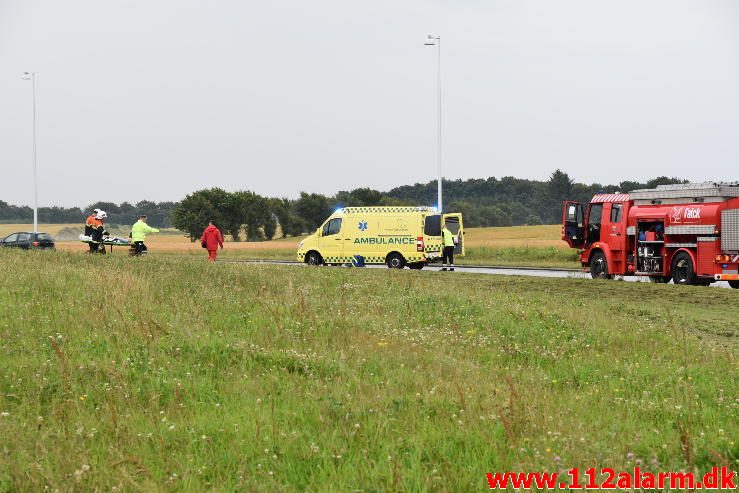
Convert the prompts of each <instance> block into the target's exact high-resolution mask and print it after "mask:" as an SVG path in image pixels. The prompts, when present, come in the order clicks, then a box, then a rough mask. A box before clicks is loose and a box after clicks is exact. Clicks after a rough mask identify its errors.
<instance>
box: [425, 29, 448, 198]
mask: <svg viewBox="0 0 739 493" xmlns="http://www.w3.org/2000/svg"><path fill="white" fill-rule="evenodd" d="M423 44H424V45H425V46H436V48H437V50H436V55H437V57H436V72H437V73H436V76H437V81H438V92H439V94H438V99H439V107H438V122H437V123H438V126H439V128H438V131H439V134H438V136H437V143H436V144H437V156H436V158H437V160H438V161H439V163H438V164H439V180H438V183H437V185H438V188H439V191H438V194H439V196H438V199H437V201H438V207H439V212H442V211H443V210H444V208H443V206H442V203H441V36H439V35H436V34H427V35H426V42H425V43H423Z"/></svg>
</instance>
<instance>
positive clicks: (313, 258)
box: [305, 252, 323, 265]
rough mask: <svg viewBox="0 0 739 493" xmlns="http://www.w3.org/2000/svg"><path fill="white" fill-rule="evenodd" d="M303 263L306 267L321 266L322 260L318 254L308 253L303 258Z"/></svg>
mask: <svg viewBox="0 0 739 493" xmlns="http://www.w3.org/2000/svg"><path fill="white" fill-rule="evenodd" d="M305 263H306V264H308V265H323V258H321V255H320V254H319V253H318V252H308V254H307V255H306V256H305Z"/></svg>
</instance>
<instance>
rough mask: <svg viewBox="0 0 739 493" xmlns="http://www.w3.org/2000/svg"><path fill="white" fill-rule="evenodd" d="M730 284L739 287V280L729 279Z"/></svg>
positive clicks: (735, 287)
mask: <svg viewBox="0 0 739 493" xmlns="http://www.w3.org/2000/svg"><path fill="white" fill-rule="evenodd" d="M729 286H731V287H732V288H734V289H739V281H729Z"/></svg>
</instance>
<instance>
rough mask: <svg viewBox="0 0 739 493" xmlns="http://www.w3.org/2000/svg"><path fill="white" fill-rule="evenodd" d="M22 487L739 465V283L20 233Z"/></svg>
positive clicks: (5, 459)
mask: <svg viewBox="0 0 739 493" xmlns="http://www.w3.org/2000/svg"><path fill="white" fill-rule="evenodd" d="M0 275H2V278H3V280H4V282H3V289H2V290H0V436H1V437H3V438H4V439H3V440H2V442H1V443H0V491H41V490H44V489H45V488H46V487H47V486H48V488H49V489H50V490H55V489H58V490H60V491H68V490H85V491H96V490H101V491H111V490H112V489H113V488H117V491H207V490H218V491H239V490H244V491H292V490H306V491H354V490H360V491H426V490H433V491H454V492H457V491H471V490H479V491H481V490H484V489H485V488H486V484H485V472H488V471H496V470H560V469H565V468H569V467H574V466H580V467H591V466H592V467H599V466H610V467H614V468H617V469H624V468H631V467H633V466H634V465H635V464H636V461H639V462H640V463H641V464H642V467H643V468H644V469H646V470H651V471H658V470H674V469H686V470H693V469H697V470H699V471H703V470H705V469H707V468H709V467H710V466H712V465H724V464H725V463H727V464H729V465H731V466H732V467H733V468H736V466H737V462H736V461H737V459H739V448H738V446H737V444H736V442H735V440H736V438H737V436H739V434H738V432H739V425H738V423H739V419H737V418H739V416H738V413H737V400H736V398H737V395H736V390H737V389H736V382H737V367H736V354H737V335H738V333H737V324H736V306H737V301H738V300H739V298H738V297H737V295H738V294H739V293H737V292H736V291H734V290H724V289H712V288H697V287H676V286H671V285H650V284H644V283H625V282H598V281H591V280H575V279H537V278H517V277H498V276H482V275H471V274H452V275H449V274H446V275H445V274H443V273H430V272H412V271H408V270H405V271H393V270H370V269H342V268H309V267H300V266H264V265H252V264H226V263H223V264H209V263H207V262H205V261H202V260H194V259H192V260H189V259H182V260H180V259H176V258H171V257H169V258H167V257H157V256H155V255H151V256H149V257H148V258H143V259H133V258H127V257H122V256H121V257H113V258H102V257H89V256H85V255H82V254H78V253H73V252H16V251H12V252H11V251H0Z"/></svg>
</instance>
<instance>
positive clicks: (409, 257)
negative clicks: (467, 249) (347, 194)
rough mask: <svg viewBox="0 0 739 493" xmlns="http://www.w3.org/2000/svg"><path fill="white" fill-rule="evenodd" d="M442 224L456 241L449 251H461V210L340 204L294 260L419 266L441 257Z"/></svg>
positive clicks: (462, 230) (394, 266)
mask: <svg viewBox="0 0 739 493" xmlns="http://www.w3.org/2000/svg"><path fill="white" fill-rule="evenodd" d="M445 222H446V224H447V226H448V228H449V230H450V231H451V232H452V233H453V234H454V235H455V236H456V237H457V238H458V239H459V241H458V243H457V244H456V246H455V247H454V255H455V256H457V255H464V227H463V225H462V214H459V213H448V214H440V213H439V212H437V211H436V209H435V208H432V207H344V208H342V209H338V210H337V211H336V212H334V213H333V214H331V216H330V217H329V218H328V219H326V221H325V222H324V223H323V224H322V225H321V226H320V227H319V228H318V229H317V230H316V232H315V233H313V234H312V235H310V236H309V237H307V238H306V239H304V240H303V241H301V242H300V243H299V244H298V261H300V262H305V263H306V264H309V265H342V264H354V265H362V264H385V265H387V266H388V267H389V268H391V269H402V268H404V267H405V266H408V267H409V268H411V269H423V268H424V266H426V265H427V264H428V263H430V262H439V261H441V252H442V240H441V228H442V227H443V226H444V223H445Z"/></svg>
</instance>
